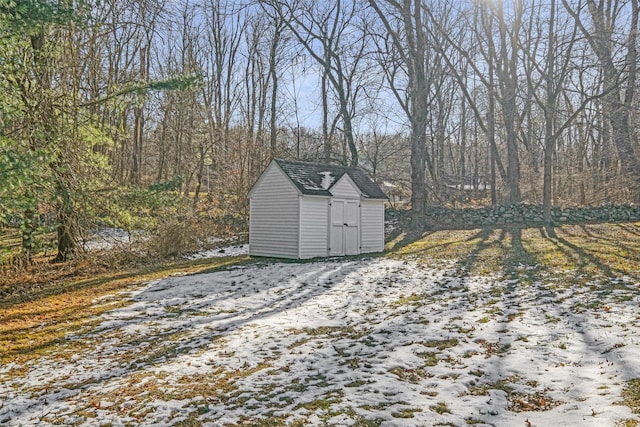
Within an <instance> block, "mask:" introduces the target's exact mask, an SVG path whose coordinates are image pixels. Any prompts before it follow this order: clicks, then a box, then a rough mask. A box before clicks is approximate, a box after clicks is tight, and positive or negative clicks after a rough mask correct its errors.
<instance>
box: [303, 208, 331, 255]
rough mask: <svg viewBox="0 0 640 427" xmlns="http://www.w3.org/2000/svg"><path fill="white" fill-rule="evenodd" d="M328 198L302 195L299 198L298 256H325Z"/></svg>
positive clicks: (326, 248)
mask: <svg viewBox="0 0 640 427" xmlns="http://www.w3.org/2000/svg"><path fill="white" fill-rule="evenodd" d="M328 223H329V199H328V198H327V197H308V196H307V197H302V198H301V199H300V258H313V257H317V256H327V254H328V247H329V244H328V242H327V239H328V232H327V227H328Z"/></svg>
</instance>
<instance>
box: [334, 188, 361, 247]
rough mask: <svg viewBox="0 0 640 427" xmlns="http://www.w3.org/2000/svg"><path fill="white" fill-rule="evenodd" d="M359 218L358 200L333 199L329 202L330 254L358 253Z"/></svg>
mask: <svg viewBox="0 0 640 427" xmlns="http://www.w3.org/2000/svg"><path fill="white" fill-rule="evenodd" d="M359 218H360V201H359V200H346V199H345V200H340V199H338V200H336V199H334V200H333V201H332V202H331V226H330V228H331V246H330V248H331V249H330V251H329V254H330V255H331V256H340V255H358V254H359V253H360V238H359V237H360V236H359V233H358V228H359V225H360V224H359Z"/></svg>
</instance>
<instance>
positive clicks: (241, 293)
mask: <svg viewBox="0 0 640 427" xmlns="http://www.w3.org/2000/svg"><path fill="white" fill-rule="evenodd" d="M521 269H522V271H523V272H525V273H527V272H531V274H529V275H526V274H523V275H521V279H519V280H509V279H506V278H504V277H501V276H498V275H496V274H485V275H473V274H470V273H469V272H468V271H467V270H465V269H464V268H461V267H460V264H459V263H456V262H453V261H452V262H450V263H445V264H443V263H438V265H437V266H436V265H434V264H433V263H430V262H428V260H425V258H423V257H418V256H412V255H405V256H403V257H401V258H400V257H395V258H394V257H383V258H371V259H355V260H354V259H351V260H339V259H334V260H327V261H321V262H307V263H271V264H269V263H263V264H249V265H244V266H238V267H234V268H231V269H229V270H226V271H218V272H214V273H207V274H198V275H192V276H177V277H171V278H167V279H163V280H159V281H154V282H151V283H148V284H146V285H145V286H143V287H139V288H135V289H132V291H131V292H130V293H125V294H122V295H120V296H119V298H130V299H131V304H129V305H127V306H125V307H124V308H117V309H114V310H111V311H108V312H107V313H106V314H105V315H102V316H101V318H99V319H98V322H97V323H93V324H91V325H89V326H87V327H86V328H85V330H84V331H83V332H80V333H75V334H69V335H68V336H67V337H66V339H65V342H64V343H62V344H60V345H59V346H57V347H56V351H54V352H53V353H51V354H49V355H48V356H46V357H42V358H39V359H35V360H32V361H30V362H28V363H27V364H26V365H24V366H23V365H18V364H16V363H13V364H9V365H7V366H2V367H0V424H3V423H4V424H6V425H9V426H18V425H39V426H47V425H58V424H66V425H88V426H93V425H95V426H119V425H146V426H149V425H158V426H160V425H171V424H177V425H210V426H224V425H257V424H258V425H285V424H293V425H302V424H305V423H307V424H310V425H337V426H348V425H357V426H377V425H383V426H415V425H426V426H433V425H450V426H465V425H478V426H483V425H491V426H525V427H526V426H562V425H565V426H577V425H581V426H583V425H584V426H614V425H616V423H619V422H620V421H621V420H627V422H633V420H638V415H635V414H633V413H632V412H631V410H630V408H629V407H627V406H624V405H622V404H620V402H621V401H622V398H621V394H622V391H623V388H624V386H625V382H626V381H628V380H631V379H634V378H638V377H640V358H639V357H638V355H639V354H640V310H638V305H639V303H640V293H639V289H638V283H636V282H635V279H631V278H629V277H624V276H623V277H618V278H612V279H610V281H609V282H608V283H600V282H597V281H593V282H588V283H586V284H585V283H584V281H582V280H579V279H580V278H579V277H577V273H576V275H574V276H573V277H575V279H576V280H572V279H571V278H572V273H571V272H568V274H558V275H557V276H544V277H543V275H541V274H540V275H536V269H537V267H536V266H535V265H529V266H527V265H522V266H521ZM565 273H566V272H565ZM536 276H539V277H538V279H536V280H524V279H523V278H524V277H536ZM605 284H606V286H604V285H605ZM111 303H112V300H111V299H105V300H97V301H95V304H111ZM261 422H263V423H262V424H260V423H261ZM4 424H3V425H4ZM630 425H633V424H630Z"/></svg>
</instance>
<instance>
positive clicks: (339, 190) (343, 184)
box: [329, 174, 361, 199]
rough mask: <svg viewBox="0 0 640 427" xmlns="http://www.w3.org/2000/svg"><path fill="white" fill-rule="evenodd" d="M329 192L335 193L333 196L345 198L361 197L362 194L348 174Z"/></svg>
mask: <svg viewBox="0 0 640 427" xmlns="http://www.w3.org/2000/svg"><path fill="white" fill-rule="evenodd" d="M329 192H330V193H331V194H333V197H340V198H343V199H359V198H360V194H361V193H360V190H359V189H358V187H356V185H355V184H354V183H353V180H351V178H349V175H347V174H344V175H343V176H342V178H340V180H339V181H338V182H336V183H335V184H334V185H333V187H331V188H330V189H329Z"/></svg>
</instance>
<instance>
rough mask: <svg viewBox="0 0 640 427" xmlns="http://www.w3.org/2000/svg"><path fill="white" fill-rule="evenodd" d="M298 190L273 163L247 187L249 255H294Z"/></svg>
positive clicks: (289, 256)
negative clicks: (249, 191) (248, 189)
mask: <svg viewBox="0 0 640 427" xmlns="http://www.w3.org/2000/svg"><path fill="white" fill-rule="evenodd" d="M298 207H299V206H298V192H297V190H296V188H295V187H294V185H293V183H292V182H291V181H290V180H289V179H288V178H287V177H286V176H285V175H284V173H283V172H282V171H281V170H280V168H279V167H278V166H277V165H276V164H275V163H271V165H270V166H269V167H268V168H267V170H266V171H265V172H264V174H263V175H262V176H261V177H260V180H259V181H258V183H257V184H256V186H255V187H254V188H253V189H252V190H251V199H250V208H249V215H250V216H249V254H250V255H257V256H273V257H284V258H297V257H298V212H299V209H298Z"/></svg>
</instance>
